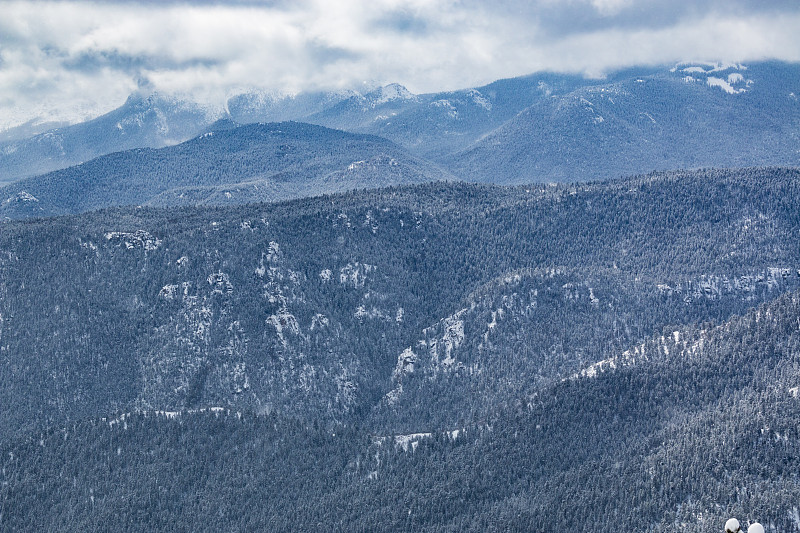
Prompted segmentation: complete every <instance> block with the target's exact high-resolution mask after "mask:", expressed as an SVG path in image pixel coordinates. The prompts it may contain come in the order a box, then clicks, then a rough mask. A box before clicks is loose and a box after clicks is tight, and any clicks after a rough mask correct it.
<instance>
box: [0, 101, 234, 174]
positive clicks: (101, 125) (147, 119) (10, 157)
mask: <svg viewBox="0 0 800 533" xmlns="http://www.w3.org/2000/svg"><path fill="white" fill-rule="evenodd" d="M223 115H224V111H223V110H221V109H213V108H210V107H208V106H201V105H198V104H195V103H192V102H188V101H185V100H181V99H178V98H173V97H166V96H163V95H159V94H150V95H144V94H140V93H134V94H132V95H131V96H130V97H129V98H128V100H127V101H126V102H125V104H123V105H122V106H121V107H120V108H118V109H115V110H114V111H112V112H110V113H107V114H105V115H102V116H100V117H97V118H95V119H93V120H89V121H87V122H83V123H79V124H74V125H68V126H62V127H60V128H56V129H51V130H49V131H46V132H42V133H39V134H37V135H34V136H31V137H27V138H22V139H19V138H17V139H10V140H7V141H5V142H0V184H2V183H3V182H10V181H14V180H17V179H19V178H24V177H27V176H34V175H38V174H43V173H45V172H50V171H52V170H57V169H61V168H66V167H69V166H72V165H76V164H79V163H82V162H84V161H89V160H90V159H94V158H95V157H98V156H101V155H105V154H108V153H112V152H120V151H122V150H130V149H132V148H143V147H150V148H159V147H162V146H169V145H173V144H176V143H179V142H183V141H185V140H187V139H190V138H192V137H194V136H196V135H197V134H198V133H200V132H201V131H202V129H203V128H205V127H206V126H208V124H210V123H211V122H213V121H214V120H217V119H218V118H221V117H222V116H223Z"/></svg>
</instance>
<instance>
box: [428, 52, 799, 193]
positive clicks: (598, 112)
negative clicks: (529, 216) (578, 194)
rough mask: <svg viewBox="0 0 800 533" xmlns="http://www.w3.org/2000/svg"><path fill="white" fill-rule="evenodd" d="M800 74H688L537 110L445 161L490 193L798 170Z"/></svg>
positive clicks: (651, 78)
mask: <svg viewBox="0 0 800 533" xmlns="http://www.w3.org/2000/svg"><path fill="white" fill-rule="evenodd" d="M797 94H800V66H798V65H793V64H781V63H761V64H755V65H751V66H749V67H744V66H739V65H703V66H697V65H679V66H678V67H676V68H675V69H673V71H672V72H658V73H655V74H651V75H641V76H634V77H632V78H627V79H622V80H617V81H612V82H610V83H604V84H598V85H595V86H591V87H582V88H579V89H577V90H575V91H573V92H570V93H568V94H562V95H552V96H551V97H550V98H549V99H546V100H544V101H542V102H540V103H537V104H535V105H533V106H531V107H530V108H528V109H526V110H525V111H524V112H522V113H520V114H519V115H518V116H516V117H514V118H513V119H512V120H510V121H509V122H507V123H506V124H503V125H502V126H501V127H500V128H498V129H497V130H496V131H494V132H492V133H491V134H489V135H487V136H486V137H485V138H484V139H481V140H480V141H478V142H477V143H475V144H474V145H473V146H471V147H469V148H467V149H465V150H463V151H462V152H460V153H458V154H454V155H452V156H448V157H445V158H444V159H442V160H441V161H443V162H444V163H445V164H446V165H447V166H448V167H449V168H451V169H452V170H453V172H455V173H456V174H458V175H459V176H461V177H463V178H468V179H471V180H476V181H482V182H488V183H507V184H508V183H528V182H533V181H544V182H551V181H584V180H589V179H602V178H611V177H619V176H623V175H628V174H635V173H641V172H649V171H652V170H668V169H678V168H700V167H711V166H726V167H737V166H750V165H764V164H773V165H774V164H778V165H798V164H800V152H798V149H797V143H798V139H800V102H798V100H797V96H796V95H797Z"/></svg>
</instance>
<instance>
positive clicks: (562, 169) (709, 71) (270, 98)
mask: <svg viewBox="0 0 800 533" xmlns="http://www.w3.org/2000/svg"><path fill="white" fill-rule="evenodd" d="M798 94H800V66H798V65H796V64H789V63H779V62H766V63H756V64H750V65H747V66H745V65H726V64H680V65H677V66H675V67H673V68H667V67H663V68H646V69H628V70H624V71H620V72H617V73H614V74H612V75H610V76H609V77H608V78H606V79H585V78H582V77H580V76H569V75H557V74H548V73H542V74H533V75H530V76H526V77H523V78H514V79H508V80H499V81H497V82H494V83H491V84H489V85H486V86H483V87H478V88H475V89H466V90H463V91H454V92H448V93H437V94H425V95H414V94H411V93H410V92H408V91H407V90H406V89H405V88H403V87H402V86H399V85H396V84H395V85H388V86H386V87H382V88H379V89H376V90H374V91H372V92H368V93H366V94H359V93H355V92H347V91H343V92H338V93H309V94H299V95H296V96H276V95H274V94H268V93H243V94H241V95H237V96H234V97H232V98H231V99H230V100H229V101H228V103H227V110H223V109H219V110H214V109H209V108H205V107H201V106H198V105H196V104H191V103H187V102H183V101H180V100H175V99H170V98H164V97H160V96H158V95H152V96H149V97H142V96H136V95H135V96H132V97H131V98H130V99H129V101H128V102H127V103H126V104H125V105H124V106H123V107H121V108H120V109H118V110H116V111H114V112H112V113H110V114H108V115H104V116H102V117H99V118H97V119H95V120H93V121H90V122H87V123H83V124H79V125H74V126H68V127H65V128H60V129H57V130H53V131H51V132H47V133H43V134H40V135H37V136H34V137H31V138H28V139H23V140H15V141H6V142H1V143H0V168H2V169H3V170H2V172H0V181H12V180H15V179H18V178H20V177H24V176H31V175H35V174H41V173H43V172H45V171H48V170H54V169H58V168H64V167H67V166H70V165H74V164H77V163H80V162H84V161H88V160H89V159H92V158H94V157H97V156H99V155H103V154H106V153H110V152H117V151H121V150H126V149H130V148H141V147H153V148H156V147H162V146H166V145H170V144H174V143H175V142H178V141H183V140H186V139H188V138H191V137H194V136H195V135H198V134H202V133H203V132H205V131H208V129H209V128H210V127H211V123H212V122H214V121H215V120H217V119H220V118H225V117H227V118H229V119H230V120H232V121H233V122H234V123H237V124H245V123H252V122H279V121H286V120H293V121H301V122H308V123H312V124H318V125H323V126H326V127H330V128H335V129H342V130H346V131H351V132H357V133H368V134H373V135H379V136H382V137H385V138H387V139H389V140H391V141H394V142H395V143H397V144H398V145H400V146H402V147H403V148H405V149H407V150H408V151H409V152H410V153H411V154H413V155H415V156H417V157H421V158H424V159H428V160H430V161H431V162H433V163H435V164H437V165H439V166H442V167H443V168H444V169H445V170H446V171H448V172H450V173H451V174H453V175H455V176H456V177H458V178H460V179H466V180H469V181H479V182H486V183H526V182H536V181H547V182H549V181H585V180H589V179H600V178H607V177H619V176H623V175H629V174H635V173H642V172H649V171H651V170H669V169H678V168H702V167H711V166H754V165H795V164H797V162H798V159H799V158H800V153H798V149H797V142H798V138H800V131H798V130H799V129H800V127H799V126H798V124H800V103H799V102H798V98H797V95H798ZM320 192H324V191H320ZM276 199H280V197H277V198H276Z"/></svg>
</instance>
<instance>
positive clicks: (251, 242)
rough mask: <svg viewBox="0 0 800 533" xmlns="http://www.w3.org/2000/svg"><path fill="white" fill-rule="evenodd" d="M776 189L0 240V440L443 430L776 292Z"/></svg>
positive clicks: (147, 216)
mask: <svg viewBox="0 0 800 533" xmlns="http://www.w3.org/2000/svg"><path fill="white" fill-rule="evenodd" d="M799 184H800V182H799V181H798V172H797V171H795V170H787V169H751V170H741V171H702V172H682V173H668V174H653V175H649V176H643V177H638V178H631V179H627V180H622V181H619V182H610V183H596V184H588V185H581V186H566V185H565V186H531V187H526V188H500V187H486V186H479V185H467V184H432V185H422V186H416V187H404V188H389V189H381V190H378V191H373V192H369V191H363V192H358V193H349V194H345V195H338V196H334V197H330V196H323V197H320V198H316V199H308V200H299V201H294V202H290V203H284V204H262V205H253V206H246V207H237V208H206V209H198V208H182V209H177V210H176V209H172V210H159V209H147V208H141V209H135V208H129V209H120V210H108V211H100V212H95V213H89V214H85V215H81V216H76V217H63V218H57V219H45V220H33V221H28V222H14V223H6V224H4V225H3V226H2V231H1V232H0V250H2V255H0V280H1V281H2V283H1V284H0V359H2V366H1V367H0V368H2V370H0V413H1V414H2V416H0V423H1V424H2V427H0V435H2V436H4V437H11V436H13V435H18V434H21V432H25V431H31V430H35V429H38V428H44V427H49V426H52V425H60V424H65V423H67V422H68V421H70V420H78V419H82V418H85V417H91V416H104V415H106V414H108V413H111V412H121V411H131V410H136V409H145V410H150V409H161V410H180V409H195V408H201V407H230V408H235V409H246V410H252V411H254V412H257V413H268V412H277V413H280V414H281V415H283V416H290V417H297V418H300V419H302V420H305V421H313V420H317V421H319V422H322V423H324V424H338V423H354V422H356V421H357V422H359V423H360V424H364V425H367V426H369V427H372V428H374V429H375V430H376V431H377V430H378V429H380V430H381V431H395V430H402V431H412V430H413V431H419V430H423V429H424V430H426V431H427V430H432V429H435V428H439V427H445V426H447V427H450V426H452V425H453V424H458V423H460V421H465V420H470V419H472V418H475V417H478V418H480V417H486V416H489V415H490V414H491V413H492V412H494V410H495V409H496V408H497V407H498V406H502V405H505V404H506V403H507V402H508V401H509V398H512V397H532V396H535V395H536V394H537V391H539V390H540V389H541V388H542V387H544V386H549V385H550V384H552V383H554V382H557V381H558V380H559V379H563V378H564V377H567V376H569V375H572V374H574V373H576V372H578V371H579V370H580V369H581V368H582V367H584V366H587V365H590V364H592V363H594V362H596V361H599V360H603V359H606V358H607V357H609V354H610V353H620V352H622V351H624V350H626V349H629V348H630V347H632V346H634V345H636V344H638V343H640V342H642V341H643V340H644V339H646V338H648V337H650V336H652V335H654V334H657V333H660V332H661V331H662V329H663V328H664V327H666V326H670V327H677V326H679V325H681V324H693V323H699V322H703V321H709V320H711V321H721V320H725V319H727V318H728V317H729V316H730V315H731V314H734V313H744V312H745V311H746V310H747V309H749V308H751V307H753V306H755V305H757V304H758V303H759V302H762V301H766V300H771V299H773V298H775V297H777V296H778V295H779V294H781V293H783V292H785V291H789V290H793V289H794V288H796V287H798V285H799V282H800V274H798V269H800V247H798V227H800V219H798V216H800V215H798V212H797V209H796V206H797V205H798V204H799V203H800V187H799Z"/></svg>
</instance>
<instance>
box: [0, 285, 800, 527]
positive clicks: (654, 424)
mask: <svg viewBox="0 0 800 533" xmlns="http://www.w3.org/2000/svg"><path fill="white" fill-rule="evenodd" d="M799 320H800V295H798V293H797V292H793V293H790V294H785V295H783V296H780V297H778V298H777V299H775V300H773V301H772V302H771V303H769V304H765V305H763V306H761V307H760V308H758V309H757V310H753V311H750V312H749V313H746V314H745V315H743V316H742V317H732V318H731V319H730V320H729V321H727V322H724V323H722V324H720V325H719V326H711V325H701V326H688V327H680V328H677V329H675V330H674V331H672V330H670V331H669V332H668V334H667V335H665V336H660V335H656V336H655V337H651V338H650V339H649V340H647V341H645V342H644V343H643V344H642V345H641V346H640V347H638V348H636V349H635V352H636V358H635V360H634V359H632V358H630V357H628V356H626V355H624V354H617V355H616V357H615V360H616V361H617V366H616V368H614V367H612V366H611V365H606V366H603V370H602V371H598V368H597V367H595V368H594V371H589V372H586V373H584V375H583V376H575V377H571V378H569V379H566V380H564V381H561V382H558V383H554V384H552V385H550V386H548V387H544V388H543V389H542V390H540V391H539V393H538V394H536V395H535V396H534V397H521V396H517V395H511V396H509V397H508V398H507V402H506V404H505V406H503V407H502V408H501V409H499V410H498V411H497V412H495V413H494V414H493V415H492V416H491V417H488V418H486V419H484V420H480V421H474V420H471V421H465V422H464V423H463V424H462V425H455V426H450V427H447V428H438V429H436V430H432V431H430V432H427V433H417V434H396V433H391V432H384V433H380V432H379V433H375V432H372V431H369V430H368V429H366V428H364V427H359V426H358V425H346V426H337V427H336V428H335V429H325V428H322V427H320V426H319V425H310V424H303V423H298V422H296V421H291V420H288V419H286V418H283V417H281V416H279V415H276V414H274V413H273V414H271V415H260V416H254V415H253V414H252V413H250V412H247V411H245V412H239V411H235V410H229V409H205V410H203V409H201V410H196V411H183V412H181V413H177V412H152V411H150V412H136V413H118V414H116V415H113V416H107V417H102V418H93V419H91V420H86V421H81V422H73V423H69V424H67V425H64V426H60V427H58V426H57V427H54V428H51V429H48V430H45V431H42V432H35V433H31V434H30V435H29V436H26V437H20V438H13V439H6V440H5V441H4V443H3V444H2V445H0V456H1V457H2V473H1V474H0V476H1V477H0V480H1V481H2V486H3V492H2V506H1V507H0V525H3V527H4V528H5V529H7V530H10V531H14V530H50V529H59V528H61V526H62V525H63V524H64V523H69V524H70V526H71V527H74V528H75V529H80V530H103V531H105V530H108V531H112V530H113V531H141V530H143V529H147V530H153V529H158V530H171V531H219V530H255V529H269V530H270V531H338V530H348V531H395V530H414V531H524V530H552V531H586V532H590V531H663V530H672V529H675V530H679V531H685V532H690V533H700V532H710V531H719V530H720V529H721V527H722V526H721V525H722V524H723V523H724V522H725V520H726V519H727V518H728V517H730V516H738V517H740V518H741V519H743V523H744V524H745V526H746V525H747V523H751V522H753V521H756V520H758V521H760V522H761V523H763V524H765V525H766V526H767V528H768V530H771V531H781V532H791V531H800V520H798V507H797V501H798V497H799V496H800V485H799V484H798V480H797V475H796V474H797V469H798V468H800V464H798V458H800V453H799V452H800V449H798V446H800V440H799V437H800V435H798V430H797V417H798V416H800V399H798V392H797V391H798V385H800V381H799V380H798V373H797V370H798V368H800V359H799V357H800V328H798V323H800V322H799ZM665 333H667V332H665ZM623 361H624V364H623ZM588 370H592V369H588Z"/></svg>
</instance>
